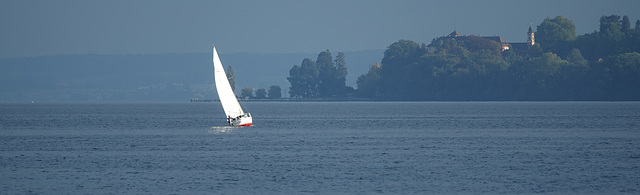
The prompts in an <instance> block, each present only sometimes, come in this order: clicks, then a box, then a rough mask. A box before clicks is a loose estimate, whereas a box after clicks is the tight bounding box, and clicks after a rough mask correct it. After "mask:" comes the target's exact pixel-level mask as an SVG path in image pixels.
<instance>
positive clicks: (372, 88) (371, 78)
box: [356, 63, 381, 97]
mask: <svg viewBox="0 0 640 195" xmlns="http://www.w3.org/2000/svg"><path fill="white" fill-rule="evenodd" d="M380 69H381V67H380V64H377V63H376V64H375V65H371V66H369V71H368V72H367V74H364V75H360V76H359V77H358V80H357V81H356V84H357V85H358V90H357V94H356V95H358V96H360V97H377V96H379V95H380V94H378V92H379V91H380V88H379V86H380Z"/></svg>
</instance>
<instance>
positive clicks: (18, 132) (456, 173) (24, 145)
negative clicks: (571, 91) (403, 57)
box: [0, 102, 640, 194]
mask: <svg viewBox="0 0 640 195" xmlns="http://www.w3.org/2000/svg"><path fill="white" fill-rule="evenodd" d="M245 107H247V108H248V111H249V112H251V113H252V115H253V116H254V126H253V127H248V128H232V127H227V126H226V122H225V116H224V114H223V113H222V110H221V106H220V105H219V104H218V103H217V102H212V103H55V104H48V103H47V104H45V103H43V104H40V103H35V104H0V150H1V153H0V180H1V182H0V192H1V193H2V194H67V193H72V194H103V193H113V194H121V193H130V194H283V193H284V194H307V193H321V194H334V193H342V194H345V193H346V194H371V193H383V194H443V193H444V194H451V193H454V194H460V193H462V194H499V193H503V194H531V193H550V194H567V193H569V194H585V193H587V194H594V193H595V194H625V193H628V194H638V193H640V102H248V103H245Z"/></svg>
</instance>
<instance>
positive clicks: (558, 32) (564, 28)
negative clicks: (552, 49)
mask: <svg viewBox="0 0 640 195" xmlns="http://www.w3.org/2000/svg"><path fill="white" fill-rule="evenodd" d="M535 35H536V41H537V42H540V43H542V44H549V45H551V44H555V43H558V42H564V41H571V40H573V39H575V38H576V26H575V25H574V24H573V21H571V20H569V19H568V18H565V17H564V16H556V17H555V18H553V19H551V18H547V19H544V21H543V22H542V23H540V25H538V27H537V31H536V32H535Z"/></svg>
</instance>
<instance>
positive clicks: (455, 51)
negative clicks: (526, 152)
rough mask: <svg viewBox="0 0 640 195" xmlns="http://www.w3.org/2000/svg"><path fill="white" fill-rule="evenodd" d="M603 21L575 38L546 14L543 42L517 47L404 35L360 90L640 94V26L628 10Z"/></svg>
mask: <svg viewBox="0 0 640 195" xmlns="http://www.w3.org/2000/svg"><path fill="white" fill-rule="evenodd" d="M625 18H626V19H625ZM600 22H601V25H600V31H596V32H594V33H591V34H585V35H581V36H579V37H578V38H576V37H575V26H574V25H573V22H572V21H570V20H569V19H567V18H565V17H563V16H558V17H555V18H554V19H549V18H547V19H546V20H545V21H544V22H543V23H542V24H540V25H539V26H538V32H537V33H536V37H538V39H537V40H538V43H539V44H535V45H533V46H531V47H529V49H528V50H525V51H517V52H516V51H512V50H506V51H504V52H500V50H501V47H500V44H499V43H497V42H495V41H491V40H489V39H485V38H482V37H475V36H458V37H451V36H446V37H441V38H437V39H433V40H432V42H431V44H429V47H430V48H429V49H427V47H426V46H424V44H423V45H422V46H420V45H419V44H418V43H416V42H413V41H409V40H399V41H397V42H395V43H392V44H391V45H389V47H388V48H387V50H386V51H385V53H384V57H383V59H382V65H378V64H376V65H373V66H370V68H369V71H368V72H367V73H366V74H364V75H361V76H360V77H358V80H357V85H358V89H357V91H356V95H358V96H360V97H367V98H376V99H388V100H640V53H638V52H639V51H640V40H639V38H640V30H635V29H634V30H632V29H630V27H629V25H628V23H629V22H628V18H627V17H623V18H622V20H620V17H619V16H615V15H612V16H603V17H602V18H601V21H600ZM637 26H640V20H639V22H637ZM636 28H640V27H636ZM540 37H541V38H540ZM427 51H430V52H427Z"/></svg>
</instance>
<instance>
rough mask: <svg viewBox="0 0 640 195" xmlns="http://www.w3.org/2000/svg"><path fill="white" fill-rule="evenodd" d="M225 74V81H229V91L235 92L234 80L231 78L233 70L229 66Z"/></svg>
mask: <svg viewBox="0 0 640 195" xmlns="http://www.w3.org/2000/svg"><path fill="white" fill-rule="evenodd" d="M225 73H226V74H227V80H229V85H231V90H232V91H234V93H235V91H236V79H235V77H234V76H233V68H232V67H231V65H229V66H228V67H227V72H225Z"/></svg>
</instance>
